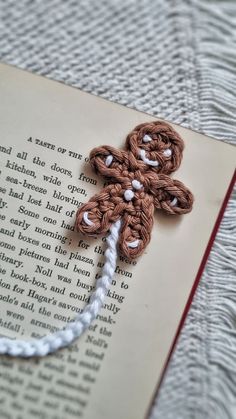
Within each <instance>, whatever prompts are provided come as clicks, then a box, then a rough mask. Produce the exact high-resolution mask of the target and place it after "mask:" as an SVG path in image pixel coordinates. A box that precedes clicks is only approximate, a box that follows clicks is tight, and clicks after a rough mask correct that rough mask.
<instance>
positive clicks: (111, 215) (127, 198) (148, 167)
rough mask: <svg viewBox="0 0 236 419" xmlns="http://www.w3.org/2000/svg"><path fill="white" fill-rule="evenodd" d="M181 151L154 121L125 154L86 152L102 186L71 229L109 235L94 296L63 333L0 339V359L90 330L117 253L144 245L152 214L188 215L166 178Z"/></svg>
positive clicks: (134, 253)
mask: <svg viewBox="0 0 236 419" xmlns="http://www.w3.org/2000/svg"><path fill="white" fill-rule="evenodd" d="M183 148H184V143H183V140H182V138H181V137H180V136H179V134H178V133H177V132H176V131H175V130H174V129H173V128H172V127H171V126H170V125H169V124H167V123H165V122H162V121H154V122H149V123H144V124H141V125H138V126H137V127H136V128H134V130H133V131H132V132H131V133H130V134H128V136H127V138H126V144H125V150H120V149H116V148H114V147H112V146H101V147H97V148H95V149H93V150H92V151H91V153H90V163H91V165H92V167H93V168H94V170H95V171H96V172H97V173H98V174H101V175H102V176H104V177H105V179H106V181H107V183H108V186H106V187H104V188H103V189H102V191H101V192H99V193H98V194H96V195H94V196H93V197H92V198H91V199H90V200H89V201H88V203H86V204H84V205H82V206H81V207H80V208H79V209H78V211H77V216H76V227H77V230H78V231H79V232H81V233H83V234H87V235H90V236H96V235H104V234H106V233H107V232H108V231H109V232H110V234H109V236H108V237H107V240H106V241H107V250H106V251H105V263H104V266H103V269H102V274H101V277H100V278H99V279H98V280H97V283H96V287H95V291H94V292H93V293H92V295H91V297H90V300H89V303H88V304H87V306H86V307H85V309H84V310H83V312H82V313H81V314H79V315H78V316H77V317H76V318H75V320H74V321H73V322H71V323H68V324H67V325H66V327H65V328H64V329H62V330H59V331H58V332H55V333H53V334H50V335H48V336H44V337H42V338H40V339H32V340H19V339H16V340H13V339H10V338H1V339H0V354H8V355H11V356H19V357H32V356H45V355H47V354H49V353H52V352H55V351H56V350H58V349H60V348H63V347H66V346H68V345H69V344H70V343H72V342H73V341H74V340H75V339H77V338H78V337H79V336H80V335H81V334H82V333H83V332H84V331H85V330H86V329H87V328H88V327H89V326H90V324H91V322H92V321H93V320H94V319H95V318H96V316H97V314H98V312H99V311H100V309H101V307H102V306H103V303H104V300H105V297H106V294H107V292H108V289H109V287H110V285H111V282H112V278H113V275H114V272H115V269H116V259H117V255H118V253H120V254H121V255H123V256H125V257H126V258H128V259H134V258H137V257H138V256H140V255H141V254H142V253H143V251H144V249H145V248H146V246H147V245H148V243H149V241H150V238H151V230H152V226H153V215H154V210H155V209H161V210H164V211H165V212H166V213H167V214H185V213H188V212H190V211H191V209H192V205H193V195H192V193H191V192H190V190H189V189H187V188H186V186H185V185H184V184H183V183H182V182H180V181H178V180H175V179H172V178H171V177H170V176H169V175H170V174H171V173H172V172H174V171H175V170H177V169H178V167H179V166H180V163H181V160H182V154H183ZM157 252H158V249H157Z"/></svg>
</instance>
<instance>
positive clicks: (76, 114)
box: [0, 65, 235, 419]
mask: <svg viewBox="0 0 236 419" xmlns="http://www.w3.org/2000/svg"><path fill="white" fill-rule="evenodd" d="M0 97H1V101H0V108H1V109H0V119H1V121H0V333H1V335H2V336H8V337H11V338H16V337H17V338H29V339H30V338H31V337H40V336H43V335H45V334H49V333H52V332H53V331H55V330H58V329H59V328H62V327H63V326H65V324H66V323H67V322H70V321H72V320H73V319H74V317H75V315H76V314H77V313H80V312H81V311H82V310H83V308H84V306H85V304H86V303H87V302H88V299H89V296H90V294H91V292H92V290H93V288H94V285H95V282H96V278H98V276H99V272H100V270H101V267H102V265H103V260H104V257H103V252H104V249H105V241H104V239H103V238H97V239H95V238H88V237H86V236H81V235H79V234H78V233H77V232H76V231H75V230H74V222H75V213H76V210H77V208H78V207H79V206H80V205H81V203H84V202H86V201H87V200H88V199H89V198H90V197H91V196H92V195H93V194H95V193H96V192H98V191H100V189H101V188H102V186H103V183H104V179H102V178H100V177H98V176H96V174H95V173H94V172H93V171H92V170H91V168H90V166H89V164H88V155H89V152H90V150H91V149H92V148H93V147H96V146H99V145H102V144H110V145H112V146H114V147H117V148H119V147H122V146H123V145H124V140H125V138H126V135H127V134H128V132H130V131H131V130H132V129H133V128H134V127H135V126H136V125H137V124H139V123H142V122H146V121H152V120H154V119H155V118H154V117H153V116H150V115H147V114H143V113H140V112H137V111H134V110H131V109H127V108H125V107H122V106H119V105H116V104H114V103H111V102H108V101H105V100H103V99H101V98H98V97H95V96H92V95H90V94H87V93H84V92H81V91H79V90H77V89H74V88H71V87H68V86H65V85H63V84H60V83H57V82H54V81H50V80H48V79H45V78H42V77H39V76H35V75H32V74H30V73H27V72H24V71H22V70H18V69H16V68H13V67H10V66H6V65H0ZM173 126H174V125H173ZM174 128H175V129H176V130H177V131H178V132H179V134H180V135H181V136H182V138H183V139H184V142H185V151H184V156H183V162H182V164H181V167H180V169H179V170H178V171H177V173H175V174H174V177H175V178H177V179H179V180H181V181H183V182H184V183H185V184H186V185H187V186H188V187H189V188H190V189H191V191H192V192H193V194H194V197H195V202H194V208H193V210H192V212H191V213H190V214H187V215H185V216H183V217H178V216H166V215H163V214H161V212H159V213H158V212H157V211H156V214H155V221H154V228H153V232H152V239H151V242H150V244H149V246H148V248H147V250H146V251H145V254H144V255H143V256H142V257H141V258H139V259H138V260H137V261H129V260H125V259H124V258H122V257H120V258H119V260H118V263H117V267H116V274H115V276H114V280H113V283H112V288H111V290H110V291H109V293H108V295H107V297H106V302H105V305H104V307H103V309H102V311H101V312H100V314H99V315H98V316H97V318H96V320H95V321H94V322H93V324H92V325H91V327H90V328H89V330H87V331H86V332H85V333H84V334H83V335H82V337H81V338H80V339H79V340H78V341H76V342H75V343H74V344H72V345H71V346H70V347H68V348H66V349H63V350H61V351H58V352H57V353H55V354H53V355H50V356H47V357H45V358H42V359H29V360H22V359H17V358H8V357H6V356H1V357H0V417H1V418H12V419H16V418H24V419H31V418H33V417H35V418H36V417H37V418H42V419H44V418H45V419H67V418H68V419H73V418H80V417H81V418H85V419H93V418H96V419H110V418H112V419H142V418H144V417H145V415H147V412H148V409H149V407H150V403H151V400H152V398H153V395H154V394H155V391H156V389H157V386H158V383H159V382H160V380H161V377H162V374H163V371H164V368H165V365H166V363H167V360H168V357H169V354H170V352H171V350H172V349H173V346H174V343H175V341H176V337H177V335H178V331H179V329H180V327H181V325H182V323H183V320H184V317H185V316H186V313H187V309H188V307H189V304H190V302H191V298H192V295H193V292H194V290H195V288H196V285H197V282H198V280H199V278H200V275H201V272H202V270H203V267H204V263H205V262H206V258H207V255H208V254H209V251H210V246H211V244H212V241H213V239H214V236H215V234H216V230H217V227H218V225H219V222H220V218H221V217H222V214H223V210H224V208H225V205H226V202H227V199H228V198H229V194H230V191H231V189H232V185H233V182H232V176H233V171H234V165H235V149H234V148H233V147H232V146H229V145H226V144H223V143H220V142H218V141H214V140H213V139H210V138H207V137H205V136H203V135H200V134H197V133H195V132H192V131H190V130H187V129H184V128H181V127H178V126H174ZM227 191H228V192H227Z"/></svg>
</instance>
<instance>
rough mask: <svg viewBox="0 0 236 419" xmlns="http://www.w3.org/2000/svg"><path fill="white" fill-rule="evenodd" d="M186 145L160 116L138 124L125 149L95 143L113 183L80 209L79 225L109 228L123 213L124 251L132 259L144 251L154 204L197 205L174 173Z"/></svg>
mask: <svg viewBox="0 0 236 419" xmlns="http://www.w3.org/2000/svg"><path fill="white" fill-rule="evenodd" d="M183 148H184V143H183V140H182V139H181V137H180V136H179V134H178V133H177V132H176V131H175V130H174V129H173V128H172V127H171V126H170V125H169V124H167V123H165V122H161V121H154V122H149V123H144V124H141V125H138V126H137V127H136V128H134V130H133V131H132V132H131V133H130V134H129V135H128V136H127V138H126V147H125V150H119V149H116V148H114V147H112V146H101V147H97V148H94V149H93V150H92V151H91V153H90V163H91V165H92V167H93V168H94V169H95V171H96V172H97V173H99V174H101V175H103V176H105V178H106V180H107V181H108V182H109V184H108V186H106V187H104V189H103V190H102V191H101V192H100V193H98V194H96V195H95V196H93V197H92V198H91V199H90V200H89V202H88V203H86V204H84V205H82V206H81V207H80V208H79V209H78V212H77V217H76V226H77V229H78V231H80V232H82V233H86V234H88V235H96V234H104V233H106V232H107V231H108V230H109V229H110V227H111V224H112V223H114V222H116V221H117V220H118V219H121V220H122V226H121V231H120V237H119V250H120V253H121V254H123V255H124V256H126V257H127V258H129V259H133V258H136V257H137V256H139V255H140V254H141V253H142V252H143V250H144V249H145V248H146V246H147V244H148V243H149V241H150V236H151V230H152V226H153V214H154V209H155V208H156V209H162V210H164V211H165V212H166V213H168V214H185V213H187V212H189V211H191V209H192V204H193V195H192V193H191V192H190V190H189V189H187V188H186V187H185V186H184V184H183V183H182V182H180V181H178V180H175V179H172V178H170V176H169V175H170V174H171V173H172V172H174V171H175V170H176V169H178V167H179V165H180V163H181V159H182V153H183Z"/></svg>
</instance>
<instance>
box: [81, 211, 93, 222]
mask: <svg viewBox="0 0 236 419" xmlns="http://www.w3.org/2000/svg"><path fill="white" fill-rule="evenodd" d="M83 220H84V222H85V223H86V224H87V225H88V226H92V225H93V224H94V223H93V222H92V221H91V220H90V219H89V218H88V211H85V212H84V214H83Z"/></svg>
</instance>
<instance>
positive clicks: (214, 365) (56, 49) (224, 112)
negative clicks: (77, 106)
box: [0, 0, 236, 419]
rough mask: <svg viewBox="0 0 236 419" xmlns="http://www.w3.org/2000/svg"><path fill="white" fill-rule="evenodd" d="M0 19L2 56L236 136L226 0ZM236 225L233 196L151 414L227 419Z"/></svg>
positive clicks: (22, 8) (158, 0)
mask: <svg viewBox="0 0 236 419" xmlns="http://www.w3.org/2000/svg"><path fill="white" fill-rule="evenodd" d="M0 13H1V20H0V31H1V36H0V58H1V60H2V61H5V62H8V63H11V64H14V65H16V66H19V67H21V68H25V69H28V70H31V71H33V72H36V73H39V74H42V75H45V76H47V77H50V78H52V79H57V80H60V81H63V82H65V83H68V84H70V85H73V86H77V87H80V88H82V89H84V90H86V91H88V92H92V93H94V94H97V95H101V96H103V97H105V98H107V99H109V100H113V101H116V102H119V103H121V104H124V105H127V106H130V107H133V108H135V109H138V110H140V111H146V112H150V113H152V114H154V115H156V116H159V117H164V118H166V119H167V120H169V121H172V122H176V123H179V124H182V125H184V126H186V127H189V128H193V129H196V130H198V131H200V132H203V133H206V134H209V135H213V136H215V137H217V138H219V139H222V140H224V141H228V142H231V143H233V141H234V140H235V128H236V118H235V111H236V102H235V91H236V76H235V73H236V49H235V38H236V21H235V16H236V2H235V1H234V0H226V1H223V0H214V1H213V0H204V1H203V0H153V1H150V0H126V1H120V0H99V1H96V0H82V1H75V0H67V1H63V0H51V1H46V0H28V1H27V0H21V1H18V2H17V1H15V0H5V1H3V0H2V1H1V2H0ZM235 218H236V204H235V200H234V201H233V200H232V199H231V201H230V203H229V206H228V209H227V211H226V214H225V217H224V220H223V222H222V224H221V228H220V231H219V234H218V236H217V239H216V242H215V245H214V248H213V250H212V252H211V256H210V260H209V262H208V264H207V267H206V269H205V272H204V275H203V277H202V280H201V283H200V285H199V288H198V291H197V293H196V296H195V298H194V302H193V304H192V307H191V310H190V313H189V316H188V318H187V321H186V324H185V326H184V329H183V331H182V334H181V338H180V340H179V342H178V345H177V348H176V351H175V354H174V356H173V358H172V361H171V363H170V366H169V369H168V372H167V375H166V378H165V380H164V383H163V386H162V389H161V392H160V395H159V398H158V401H157V405H156V407H155V408H154V410H153V413H152V415H151V418H152V419H160V418H162V419H163V418H165V419H202V418H208V419H218V418H219V419H221V418H222V419H225V418H227V419H228V418H230V419H231V418H235V416H236V401H235V400H236V394H235V393H236V390H235V389H236V374H235V372H236V371H235V370H236V367H235V365H236V362H235V361H236V359H235V358H236V357H235V347H236V328H235V324H236V280H235V270H234V269H235V265H234V260H235V247H234V246H235V236H236V227H235V221H234V220H235ZM144 385H145V383H144Z"/></svg>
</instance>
